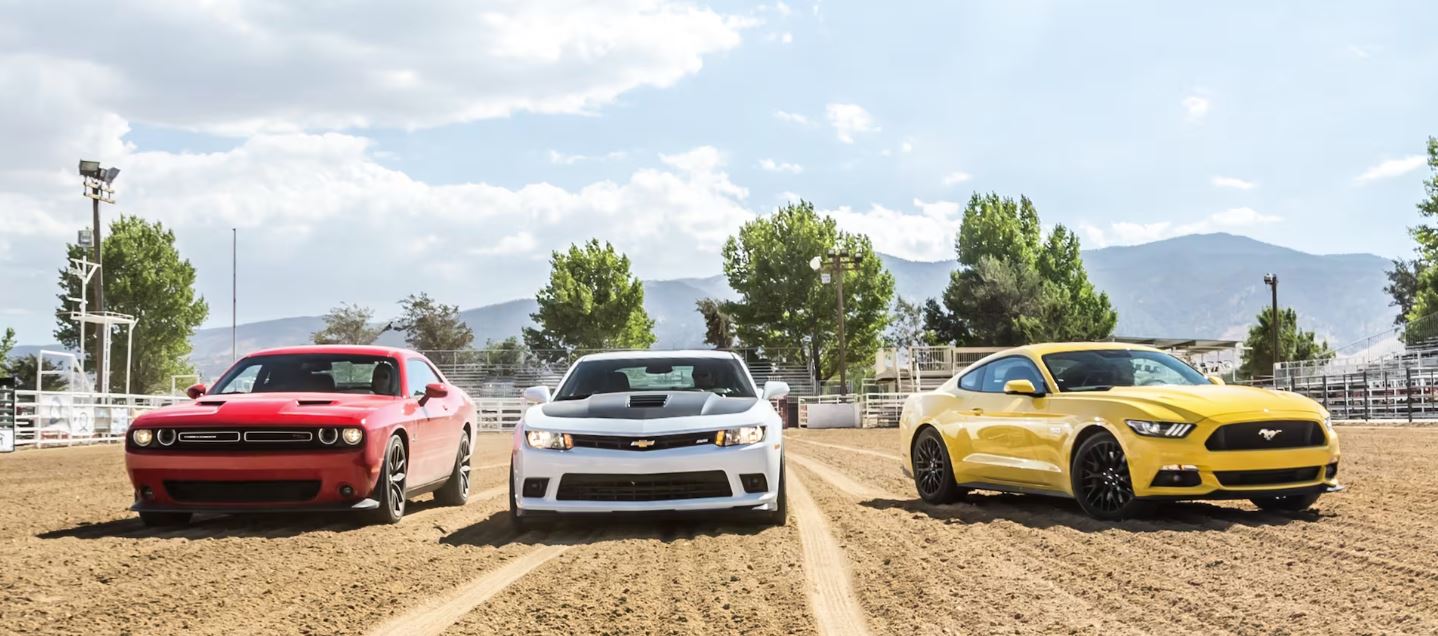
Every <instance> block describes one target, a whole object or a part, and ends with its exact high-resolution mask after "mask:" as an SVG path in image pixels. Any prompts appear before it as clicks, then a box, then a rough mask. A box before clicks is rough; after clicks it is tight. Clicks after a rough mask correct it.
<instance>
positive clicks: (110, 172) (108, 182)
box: [80, 159, 120, 314]
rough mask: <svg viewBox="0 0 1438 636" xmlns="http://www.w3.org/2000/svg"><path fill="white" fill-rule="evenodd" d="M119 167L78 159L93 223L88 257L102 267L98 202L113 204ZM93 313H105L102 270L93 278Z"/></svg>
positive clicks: (101, 241)
mask: <svg viewBox="0 0 1438 636" xmlns="http://www.w3.org/2000/svg"><path fill="white" fill-rule="evenodd" d="M119 174H120V169H119V168H101V167H100V162H98V161H89V160H86V159H81V160H80V176H82V177H84V178H85V196H86V197H88V198H89V199H90V203H91V204H92V205H91V208H90V213H91V221H92V222H93V223H94V227H93V228H92V230H91V231H92V232H93V233H94V240H93V241H92V242H91V245H90V258H91V259H92V260H93V261H94V263H95V266H96V267H98V268H102V269H103V268H104V265H105V264H104V261H102V260H100V244H101V243H103V242H104V241H103V240H102V239H103V238H104V237H103V235H102V234H101V233H100V202H101V201H104V202H105V203H109V204H112V205H113V204H114V203H115V200H114V198H113V197H114V196H115V190H114V188H113V187H112V186H113V184H114V183H115V177H117V176H119ZM95 313H98V314H103V313H105V275H104V273H103V272H102V273H101V274H100V276H99V277H98V278H96V279H95Z"/></svg>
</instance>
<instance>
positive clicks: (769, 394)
mask: <svg viewBox="0 0 1438 636" xmlns="http://www.w3.org/2000/svg"><path fill="white" fill-rule="evenodd" d="M787 395H789V383H788V382H780V381H778V380H770V381H768V382H765V383H764V399H765V400H777V399H779V398H781V397H784V396H787Z"/></svg>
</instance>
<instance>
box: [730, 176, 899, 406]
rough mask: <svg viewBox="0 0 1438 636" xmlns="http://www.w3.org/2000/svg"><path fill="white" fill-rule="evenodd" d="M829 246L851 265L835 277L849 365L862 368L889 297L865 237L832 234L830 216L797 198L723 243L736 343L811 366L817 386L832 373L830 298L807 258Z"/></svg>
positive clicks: (875, 344)
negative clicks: (839, 282) (840, 281)
mask: <svg viewBox="0 0 1438 636" xmlns="http://www.w3.org/2000/svg"><path fill="white" fill-rule="evenodd" d="M836 247H837V248H839V249H841V250H844V251H847V252H848V253H849V254H850V255H851V256H852V257H853V258H854V260H855V265H854V267H853V269H851V270H850V271H847V272H845V273H843V276H844V311H845V315H846V320H845V327H846V329H845V340H846V341H847V348H848V362H849V366H850V368H851V369H854V368H862V367H868V366H871V365H872V364H873V361H874V354H875V353H876V352H877V351H878V348H879V343H880V335H881V334H882V332H883V330H884V327H885V326H887V325H888V322H889V314H888V310H889V305H890V303H891V302H893V298H894V277H893V276H892V275H890V274H889V272H887V271H885V270H884V265H883V263H881V262H880V261H879V257H878V255H877V254H875V253H874V249H873V246H872V245H871V244H870V243H869V237H867V236H864V235H862V234H849V233H846V232H840V231H839V228H838V224H837V223H836V222H835V221H834V219H832V218H828V217H821V216H819V214H818V213H817V212H815V211H814V205H813V204H812V203H809V202H808V201H800V202H798V203H791V204H788V205H785V206H784V207H781V208H779V209H778V210H777V211H775V212H774V213H773V214H771V215H769V216H766V217H761V218H758V219H755V220H753V221H750V222H748V223H745V224H744V226H743V227H741V228H739V233H738V234H736V235H735V236H731V237H729V240H728V241H727V242H726V243H725V244H724V275H725V276H726V277H727V278H728V279H729V285H730V287H733V288H734V291H736V292H738V294H739V300H737V301H735V302H733V303H731V304H730V305H729V307H730V311H731V314H732V315H733V317H734V325H735V328H736V329H735V331H736V333H737V335H738V338H739V341H740V342H743V343H745V345H747V346H754V347H760V348H762V349H763V350H764V355H765V357H767V358H769V359H771V360H775V361H778V362H787V363H800V364H812V365H813V368H814V371H815V375H816V376H817V377H818V379H819V380H820V381H821V382H823V381H827V380H829V379H831V378H833V377H835V376H837V375H838V355H839V346H838V338H837V334H838V324H837V322H838V319H837V308H836V304H837V301H838V295H837V294H836V292H835V286H834V285H833V284H827V285H825V284H822V283H821V281H820V274H819V272H816V271H814V270H813V268H811V267H810V265H809V261H810V259H812V258H814V257H815V256H820V255H824V254H827V253H828V252H829V250H831V249H833V248H836ZM796 344H797V345H800V347H801V348H800V349H797V350H796V349H795V348H794V347H795V345H796Z"/></svg>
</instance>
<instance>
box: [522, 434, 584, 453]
mask: <svg viewBox="0 0 1438 636" xmlns="http://www.w3.org/2000/svg"><path fill="white" fill-rule="evenodd" d="M524 438H525V439H526V440H528V441H529V447H530V448H547V449H550V450H569V449H571V448H574V438H573V437H570V436H569V433H556V432H554V431H525V433H524Z"/></svg>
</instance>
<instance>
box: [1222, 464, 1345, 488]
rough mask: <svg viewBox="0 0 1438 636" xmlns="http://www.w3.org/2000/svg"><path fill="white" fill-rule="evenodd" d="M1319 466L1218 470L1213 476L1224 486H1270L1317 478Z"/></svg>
mask: <svg viewBox="0 0 1438 636" xmlns="http://www.w3.org/2000/svg"><path fill="white" fill-rule="evenodd" d="M1319 468H1320V467H1319V466H1307V467H1304V468H1280V469H1278V470H1219V471H1215V472H1214V473H1213V474H1214V476H1216V477H1218V483H1220V484H1223V485H1225V486H1271V485H1275V484H1294V483H1299V482H1304V481H1313V480H1315V479H1318V470H1319Z"/></svg>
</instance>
